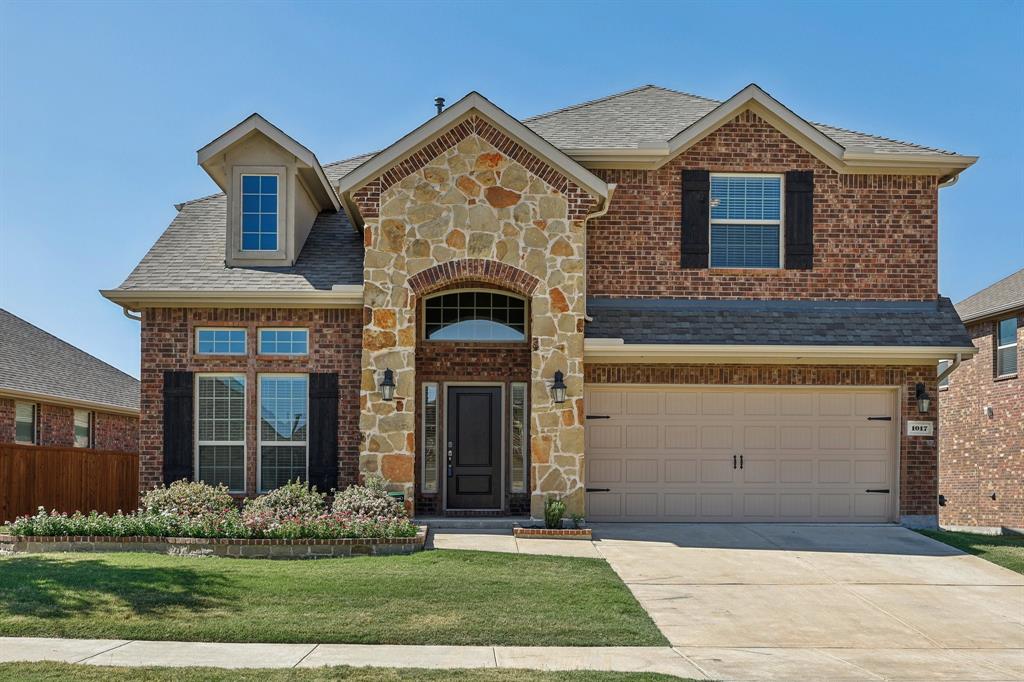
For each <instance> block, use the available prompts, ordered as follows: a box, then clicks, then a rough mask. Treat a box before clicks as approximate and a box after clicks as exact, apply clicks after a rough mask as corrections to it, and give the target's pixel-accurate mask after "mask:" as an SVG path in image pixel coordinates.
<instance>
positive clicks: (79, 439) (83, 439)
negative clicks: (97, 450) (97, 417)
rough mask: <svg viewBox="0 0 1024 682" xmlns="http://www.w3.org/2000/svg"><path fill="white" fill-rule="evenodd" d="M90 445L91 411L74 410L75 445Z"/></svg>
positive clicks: (79, 446) (85, 446)
mask: <svg viewBox="0 0 1024 682" xmlns="http://www.w3.org/2000/svg"><path fill="white" fill-rule="evenodd" d="M92 445H93V443H92V412H90V411H89V410H75V447H76V448H91V447H92Z"/></svg>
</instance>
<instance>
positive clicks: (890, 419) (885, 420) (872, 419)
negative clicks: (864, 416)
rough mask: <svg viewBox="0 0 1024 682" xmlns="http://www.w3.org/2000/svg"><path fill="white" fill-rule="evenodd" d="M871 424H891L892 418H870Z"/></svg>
mask: <svg viewBox="0 0 1024 682" xmlns="http://www.w3.org/2000/svg"><path fill="white" fill-rule="evenodd" d="M868 421H869V422H891V421H892V417H868Z"/></svg>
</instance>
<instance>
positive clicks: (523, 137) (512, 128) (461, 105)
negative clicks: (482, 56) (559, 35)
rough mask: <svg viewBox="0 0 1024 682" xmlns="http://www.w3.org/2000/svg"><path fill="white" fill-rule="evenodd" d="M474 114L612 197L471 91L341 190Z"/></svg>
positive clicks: (585, 184) (373, 160) (589, 176)
mask: <svg viewBox="0 0 1024 682" xmlns="http://www.w3.org/2000/svg"><path fill="white" fill-rule="evenodd" d="M473 113H476V114H479V115H480V116H483V117H484V118H486V119H488V120H489V121H490V122H491V123H493V124H494V125H496V126H497V127H499V128H501V129H502V130H503V131H505V132H506V133H507V134H508V135H510V136H511V137H513V138H515V139H516V140H517V141H519V142H520V143H521V144H522V145H523V146H524V147H526V148H527V149H529V150H530V151H531V152H532V153H534V154H535V155H537V156H538V157H539V158H541V159H543V160H544V161H546V162H547V163H549V164H551V166H552V167H554V168H557V169H558V170H560V171H562V172H563V173H565V174H566V175H567V176H568V177H570V178H572V179H573V180H574V181H575V182H576V183H577V184H578V185H579V186H580V187H582V188H583V189H585V190H587V191H588V192H590V193H591V194H594V195H595V196H599V197H601V198H603V199H607V198H608V185H607V184H606V183H605V182H604V181H603V180H601V178H599V177H597V176H596V175H594V174H593V173H591V172H590V171H588V170H587V169H586V168H584V167H583V166H581V165H580V164H579V163H577V162H576V161H574V160H573V159H572V158H570V157H569V156H568V155H566V154H565V153H564V152H562V151H561V150H559V149H558V148H556V147H555V146H554V145H552V144H551V143H550V142H548V141H547V140H545V139H544V138H542V137H541V136H539V135H537V133H535V132H534V131H532V130H530V129H529V128H528V127H526V126H525V125H523V124H522V123H521V122H520V121H518V120H517V119H515V118H513V117H512V116H510V115H509V114H507V113H506V112H504V111H502V110H501V109H500V108H498V107H497V106H495V105H494V104H493V103H492V102H490V101H489V100H488V99H487V98H486V97H484V96H483V95H481V94H480V93H478V92H470V93H469V94H468V95H466V96H465V97H463V98H462V99H460V100H459V101H458V102H456V103H455V104H453V105H451V106H450V107H448V108H447V109H445V110H444V111H442V112H441V113H440V114H437V115H436V116H434V117H433V118H431V119H430V120H428V121H427V122H426V123H424V124H423V125H421V126H420V127H418V128H416V130H413V131H412V132H411V133H409V134H408V135H406V136H404V137H402V138H401V139H400V140H398V141H397V142H395V143H394V144H393V145H391V146H390V147H388V148H387V149H384V150H382V151H380V152H378V153H377V154H376V155H375V156H373V158H371V159H370V160H368V161H366V162H365V163H363V164H362V165H360V166H359V167H358V168H356V169H355V170H353V171H352V172H351V173H349V174H348V175H346V176H345V177H343V178H342V179H341V182H340V183H339V184H338V189H339V190H340V191H341V192H342V193H343V194H347V193H349V192H352V191H353V190H356V189H359V188H360V187H361V186H363V185H364V184H365V183H366V182H367V181H369V180H371V179H372V178H374V177H375V176H377V175H378V174H380V173H381V172H383V171H385V170H387V169H388V168H390V167H391V166H392V165H394V164H395V163H396V162H398V161H400V160H401V159H402V158H404V157H405V156H407V155H409V154H410V153H412V152H413V151H415V150H416V149H418V148H419V147H421V146H422V145H424V144H425V143H427V142H429V141H430V140H431V139H433V138H434V136H436V135H438V134H440V133H441V132H443V131H444V130H446V129H447V128H449V127H451V126H453V125H455V124H456V123H458V122H459V121H460V120H461V119H463V118H465V117H467V116H469V115H470V114H473Z"/></svg>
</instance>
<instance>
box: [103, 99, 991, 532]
mask: <svg viewBox="0 0 1024 682" xmlns="http://www.w3.org/2000/svg"><path fill="white" fill-rule="evenodd" d="M198 161H199V164H200V165H201V166H202V167H203V169H204V170H206V172H207V173H209V175H210V177H211V178H212V179H213V180H214V182H216V184H217V185H218V186H219V187H220V189H221V190H222V193H221V194H216V195H213V196H209V197H206V198H202V199H197V200H194V201H190V202H187V203H185V204H182V205H180V206H179V207H178V208H179V212H178V215H177V217H176V218H175V219H174V221H173V222H172V223H171V225H170V227H169V228H168V229H167V230H166V232H164V234H163V235H162V236H161V237H160V239H159V240H158V241H157V243H156V244H155V245H154V246H153V248H152V249H151V250H150V252H149V253H148V254H147V255H146V256H145V258H143V260H142V262H141V263H140V264H139V265H138V266H137V267H136V268H135V270H134V271H133V272H132V273H131V274H130V275H129V276H128V278H127V279H126V280H125V281H124V283H123V284H122V285H121V286H120V287H118V288H117V289H113V290H110V291H105V292H103V293H104V295H105V296H106V297H107V298H109V299H111V300H112V301H114V302H116V303H118V304H120V305H122V306H124V307H125V308H126V309H129V310H131V311H136V312H137V313H138V314H139V315H140V316H141V322H142V326H141V342H142V425H141V460H142V481H143V485H145V486H150V485H153V484H156V483H159V482H161V481H169V480H174V479H178V478H199V479H202V480H205V481H207V482H216V483H220V482H223V483H226V484H227V485H228V486H229V487H230V488H231V490H233V491H235V492H237V493H239V494H255V493H257V492H260V491H264V490H267V489H270V488H273V487H275V486H277V485H279V484H281V483H282V482H284V481H287V480H288V479H291V478H295V477H301V478H303V479H305V480H309V481H311V482H313V483H315V484H316V485H317V486H318V487H320V488H321V489H325V488H332V487H335V486H344V485H346V484H348V483H351V482H353V481H355V480H356V479H357V477H358V476H359V474H360V473H361V472H380V473H382V474H383V475H384V476H385V477H387V478H388V479H389V480H390V482H391V485H392V486H393V488H394V489H395V490H396V491H401V492H404V493H405V495H406V499H407V501H408V502H409V503H410V504H411V505H413V506H414V509H415V512H416V513H417V514H420V515H426V514H453V515H460V514H461V515H465V514H523V513H530V514H532V515H533V516H535V517H536V516H539V515H540V512H541V509H542V507H543V502H544V499H545V497H546V496H550V495H557V496H560V497H561V498H562V499H564V500H565V501H566V503H567V506H568V508H569V510H570V511H571V512H575V513H583V514H585V515H586V517H587V518H588V519H590V520H593V521H602V520H609V521H629V520H636V521H766V522H771V521H810V522H858V521H861V522H886V521H892V522H903V523H905V524H908V525H934V524H935V522H936V514H937V506H936V505H937V501H936V498H937V455H936V439H935V434H934V430H933V428H934V421H935V418H936V402H935V401H936V399H937V390H936V364H937V362H938V361H939V360H940V359H942V358H949V357H955V355H956V354H957V353H961V354H962V355H967V354H970V353H973V352H974V350H975V349H974V347H973V346H972V345H971V339H970V337H969V336H968V335H967V334H966V332H965V330H964V327H963V325H962V324H961V322H960V320H959V318H958V317H957V315H956V312H955V310H954V309H953V307H952V305H951V304H950V302H949V301H948V300H947V299H945V298H942V297H940V296H939V293H938V289H937V250H938V235H937V221H938V194H939V190H940V188H942V187H944V186H948V185H951V184H953V183H954V182H955V181H956V179H957V177H958V174H959V173H960V172H962V171H963V170H964V169H966V168H967V167H968V166H970V165H971V164H972V163H973V162H974V161H975V159H974V158H973V157H968V156H961V155H958V154H953V153H949V152H945V151H940V150H937V149H931V148H926V147H922V146H918V145H914V144H909V143H905V142H897V141H893V140H889V139H884V138H880V137H875V136H871V135H866V134H862V133H856V132H852V131H848V130H844V129H840V128H835V127H831V126H826V125H821V124H815V123H810V122H808V121H806V120H804V119H802V118H801V117H800V116H799V115H797V114H796V113H794V112H793V111H791V110H789V109H788V108H786V107H785V106H784V105H783V104H781V103H780V102H778V101H776V100H775V99H774V98H772V97H771V96H770V95H768V94H767V93H766V92H765V91H763V90H762V89H761V88H759V87H757V86H756V85H750V86H748V87H745V88H743V89H742V90H741V91H739V92H738V93H736V95H734V96H733V97H731V98H730V99H728V100H727V101H724V102H718V101H714V100H710V99H706V98H703V97H697V96H694V95H689V94H685V93H681V92H676V91H672V90H667V89H664V88H659V87H654V86H645V87H641V88H637V89H635V90H630V91H627V92H623V93H619V94H617V95H612V96H609V97H606V98H603V99H600V100H595V101H592V102H586V103H583V104H578V105H575V106H570V107H567V108H565V109H561V110H558V111H554V112H551V113H548V114H543V115H540V116H536V117H533V118H529V119H526V120H522V121H520V120H517V119H515V118H514V117H512V116H510V115H509V114H507V113H505V112H504V111H503V110H501V109H500V108H499V107H498V106H496V105H495V104H493V103H491V102H490V101H488V100H487V99H485V98H484V97H482V96H481V95H479V94H477V93H470V94H469V95H467V96H466V97H464V98H463V99H461V100H459V101H458V102H456V103H455V104H453V105H452V106H450V107H448V108H446V109H443V110H442V106H441V103H439V105H438V113H437V114H436V115H433V116H431V117H430V118H429V119H428V120H427V121H426V122H425V123H424V124H423V125H421V126H420V127H418V128H416V129H415V130H413V131H411V132H409V133H407V134H405V135H404V136H403V137H401V138H400V139H398V140H397V141H396V142H395V143H394V144H392V145H391V146H389V147H388V148H386V149H384V150H381V151H379V152H376V153H373V154H367V155H365V156H361V157H357V158H354V159H350V160H347V161H341V162H337V163H333V164H328V165H321V164H320V163H319V161H318V160H317V158H316V156H315V155H314V154H313V153H312V152H311V151H310V150H308V149H307V148H306V147H304V146H302V145H301V144H300V143H299V142H297V141H296V140H294V139H292V138H291V137H289V136H288V135H286V134H285V133H284V132H282V131H281V130H279V129H278V128H276V127H274V126H273V125H271V124H270V123H269V122H267V121H266V120H265V119H263V118H261V117H260V116H259V115H256V114H254V115H252V116H250V117H249V118H247V119H246V120H245V121H243V122H242V123H240V124H239V125H237V126H236V127H234V128H232V129H231V130H229V131H227V132H226V133H224V134H223V135H221V136H220V137H218V138H217V139H215V140H213V141H212V142H210V143H209V144H208V145H206V146H205V147H203V148H202V149H200V150H199V152H198ZM911 422H913V424H912V423H911ZM929 426H930V427H931V428H929Z"/></svg>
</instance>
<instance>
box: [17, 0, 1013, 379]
mask: <svg viewBox="0 0 1024 682" xmlns="http://www.w3.org/2000/svg"><path fill="white" fill-rule="evenodd" d="M750 82H756V83H758V84H759V85H761V86H762V87H763V88H765V89H766V90H768V92H770V93H771V94H772V95H774V96H775V97H776V98H778V99H779V100H781V101H782V102H783V103H785V104H786V105H787V106H789V107H790V108H791V109H793V110H794V111H796V112H797V113H798V114H800V115H801V116H803V117H804V118H807V119H809V120H813V121H820V122H823V123H829V124H832V125H836V126H840V127H844V128H852V129H855V130H860V131H864V132H870V133H875V134H880V135H885V136H887V137H894V138H897V139H906V140H911V141H914V142H918V143H921V144H925V145H931V146H938V147H942V148H944V149H950V150H953V151H957V152H961V153H965V154H976V155H979V156H981V157H982V158H981V161H979V163H978V164H977V165H976V166H975V167H973V168H971V169H969V170H968V171H967V172H966V173H964V175H963V177H962V178H961V180H960V182H959V183H958V184H957V185H956V186H955V187H953V188H951V189H945V190H942V192H941V194H940V220H939V236H940V247H939V248H940V288H941V291H942V293H943V294H944V295H947V296H950V297H951V298H953V300H954V301H957V300H960V299H962V298H964V297H966V296H968V295H970V294H971V293H973V292H974V291H976V290H977V289H980V288H982V287H984V286H987V285H988V284H990V283H991V282H993V281H995V280H997V279H999V278H1001V277H1003V276H1005V275H1008V274H1010V273H1011V272H1013V271H1014V270H1016V269H1018V268H1020V267H1022V266H1024V220H1022V218H1021V214H1020V213H1018V212H1017V209H1018V208H1019V207H1020V203H1021V199H1022V196H1024V170H1022V169H1024V165H1022V163H1021V159H1022V156H1024V135H1022V133H1021V130H1022V123H1024V3H1022V2H985V3H982V2H971V3H938V2H927V3H924V2H920V3H919V2H894V3H868V2H857V3H842V2H820V3H809V2H797V3H792V2H791V3H779V2H771V3H756V4H755V3H753V2H743V3H736V2H719V3H714V4H704V3H667V2H664V3H639V2H624V3H584V2H563V3H554V2H544V3H540V2H534V3H530V2H517V3H502V4H499V3H439V2H418V3H388V4H385V3H374V4H363V3H328V2H314V3H302V2H295V3H287V4H284V3H266V2H265V3H251V4H242V3H229V2H220V3H209V4H207V3H193V2H176V3H158V2H146V3H141V2H139V3H129V2H117V3H93V2H72V3H59V2H31V3H29V2H11V1H10V0H2V1H0V244H2V246H0V307H4V308H7V309H8V310H10V311H12V312H13V313H15V314H17V315H20V316H22V317H24V318H26V319H27V320H29V321H30V322H32V323H34V324H37V325H39V326H41V327H43V328H44V329H47V330H48V331H51V332H52V333H54V334H56V335H58V336H60V337H62V338H64V339H67V340H68V341H70V342H72V343H74V344H76V345H78V346H80V347H81V348H84V349H85V350H87V351H89V352H91V353H93V354H94V355H97V356H98V357H100V358H102V359H104V360H106V361H108V362H110V363H112V364H114V365H116V366H118V367H120V368H122V369H123V370H125V371H127V372H129V373H131V374H134V375H136V376H137V375H138V364H139V353H138V324H137V323H135V322H131V321H129V320H127V319H125V318H124V317H123V316H122V315H121V311H120V309H119V308H118V307H117V306H115V305H113V304H112V303H109V302H107V301H106V300H104V299H102V298H101V297H100V296H99V294H98V293H97V290H98V289H102V288H112V287H115V286H117V285H118V284H119V283H120V282H121V281H122V279H123V278H124V277H125V276H126V275H127V274H128V272H129V271H130V270H131V269H132V267H133V266H134V265H135V264H136V263H137V262H138V260H139V259H140V258H141V257H142V256H143V254H145V252H146V250H147V249H148V248H149V247H150V246H151V245H152V243H153V242H154V241H155V240H156V238H157V237H158V236H159V235H160V233H161V232H162V231H163V229H164V228H165V227H166V225H167V224H168V223H169V222H170V220H171V219H172V218H173V217H174V208H173V204H174V203H176V202H180V201H184V200H187V199H190V198H195V197H199V196H203V195H206V194H210V193H213V192H215V191H217V188H216V186H215V185H214V183H213V181H211V180H210V179H209V178H208V177H207V176H206V174H205V173H204V172H203V171H202V169H200V168H199V167H198V166H197V165H196V162H195V150H196V149H198V148H199V147H201V146H202V145H204V144H205V143H206V142H208V141H209V140H211V139H212V138H214V137H216V136H217V135H219V134H220V133H221V132H223V131H224V130H226V129H227V128H229V127H231V126H232V125H234V124H235V123H237V122H238V121H240V120H241V119H242V118H244V117H245V116H246V115H248V114H249V113H251V112H253V111H259V112H260V113H262V114H263V115H264V116H266V117H267V118H268V119H270V120H271V121H273V122H274V123H276V124H277V125H279V126H280V127H281V128H283V129H284V130H285V131H286V132H288V133H289V134H291V135H292V136H294V137H295V138H297V139H298V140H299V141H301V142H302V143H304V144H305V145H307V146H308V147H310V148H311V149H312V150H313V151H314V152H316V154H317V156H318V157H319V158H320V160H321V162H323V163H327V162H330V161H334V160H337V159H342V158H346V157H348V156H353V155H355V154H359V153H362V152H366V151H371V150H375V149H379V148H381V147H383V146H386V145H387V144H389V143H391V142H393V141H394V140H395V139H397V138H398V137H400V136H402V135H403V134H405V133H406V132H408V131H409V130H410V129H412V128H414V127H415V126H417V125H419V124H420V123H422V122H423V120H424V119H426V118H427V117H429V116H430V115H431V114H432V113H433V104H432V102H433V99H434V97H435V96H437V95H442V96H445V97H447V98H448V99H449V101H454V100H455V99H458V98H459V97H461V96H462V95H463V94H465V93H466V92H467V91H469V90H479V91H480V92H482V93H483V94H484V95H486V96H487V97H488V98H490V99H491V100H492V101H494V102H495V103H497V104H498V105H499V106H501V107H502V108H504V109H505V110H506V111H508V112H510V113H511V114H513V115H515V116H519V117H525V116H528V115H531V114H535V113H540V112H543V111H547V110H550V109H554V108H558V107H562V106H565V105H568V104H573V103H576V102H580V101H583V100H587V99H592V98H595V97H601V96H603V95H607V94H610V93H613V92H617V91H621V90H625V89H628V88H632V87H635V86H637V85H641V84H643V83H655V84H658V85H662V86H665V87H669V88H675V89H679V90H684V91H687V92H693V93H696V94H701V95H705V96H708V97H714V98H718V99H725V98H727V97H729V96H730V95H732V94H733V93H735V92H736V91H737V90H739V89H740V88H742V87H743V86H744V85H746V84H747V83H750ZM1011 209H1014V210H1011Z"/></svg>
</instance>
